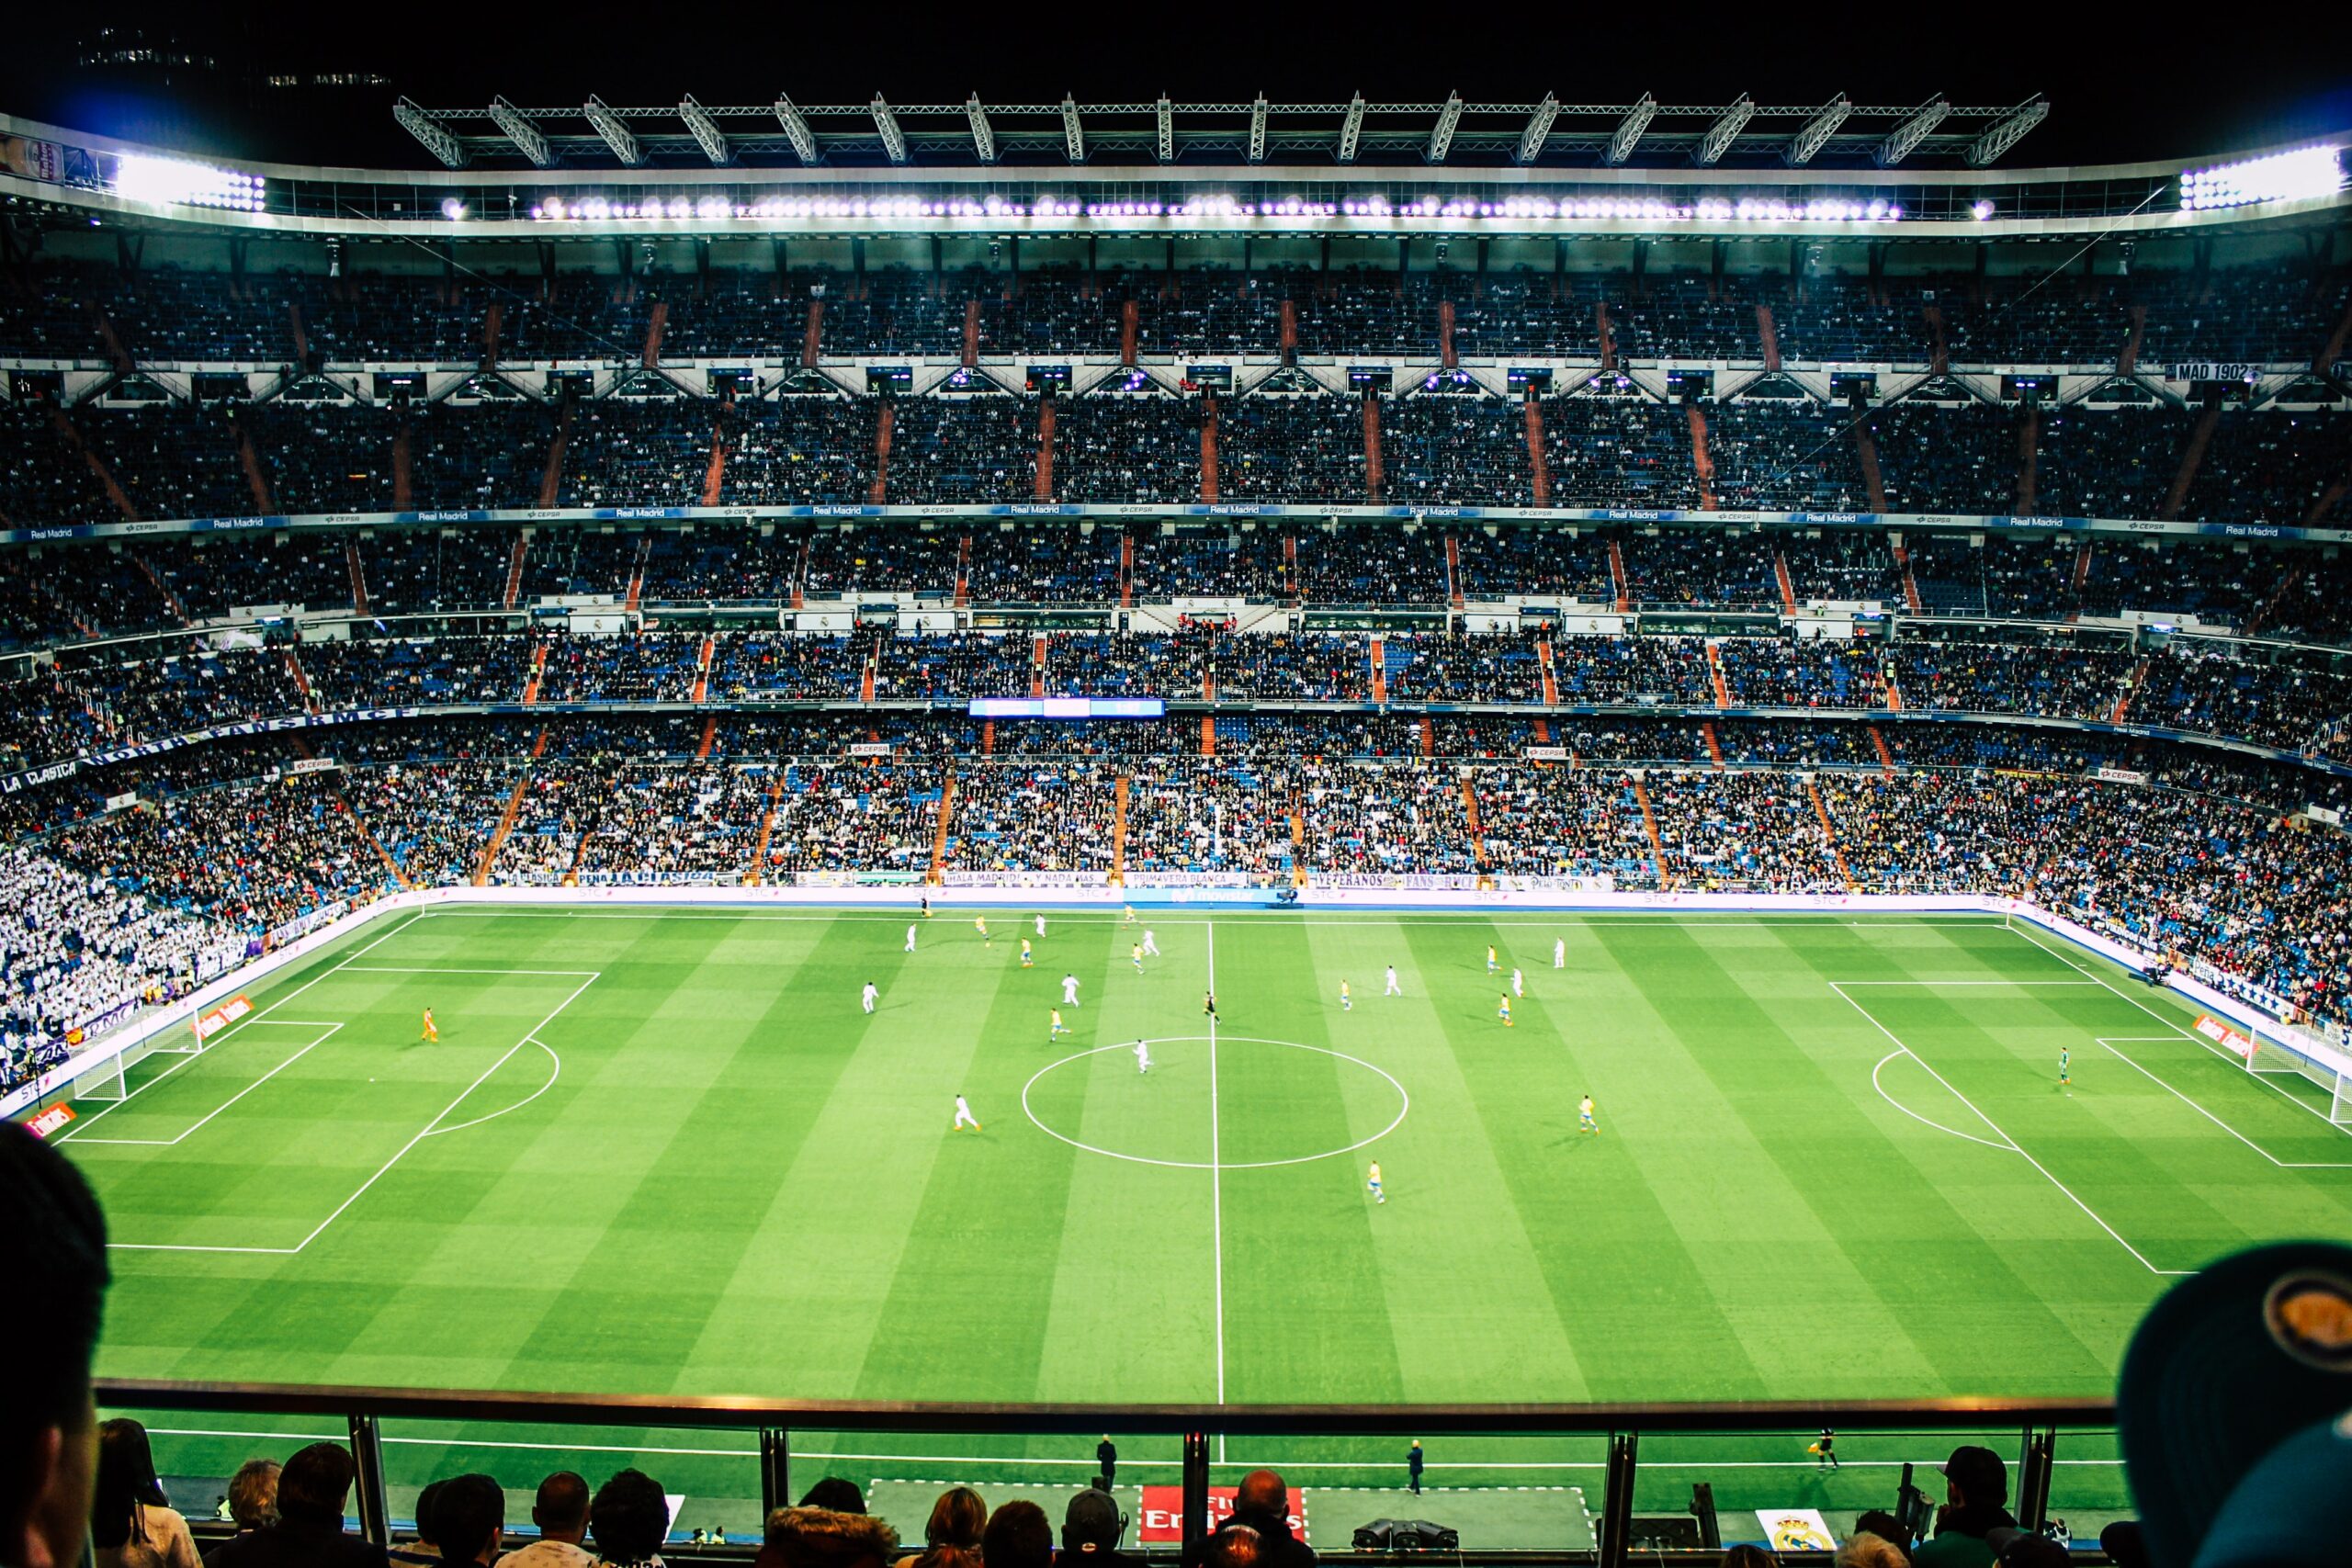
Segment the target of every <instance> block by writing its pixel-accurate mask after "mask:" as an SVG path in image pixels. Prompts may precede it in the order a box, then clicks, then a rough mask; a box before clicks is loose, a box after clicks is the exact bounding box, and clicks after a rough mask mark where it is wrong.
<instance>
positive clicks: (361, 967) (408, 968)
mask: <svg viewBox="0 0 2352 1568" xmlns="http://www.w3.org/2000/svg"><path fill="white" fill-rule="evenodd" d="M351 972H352V973H353V974H355V975H496V976H505V975H543V976H555V977H557V978H559V979H563V978H569V977H571V976H580V975H591V976H593V975H600V974H602V973H603V971H602V970H599V969H481V968H473V969H458V968H453V967H451V966H449V965H447V964H353V965H352V966H351ZM2057 983H2058V984H2064V983H2065V982H2063V981H2062V982H2057ZM2075 984H2077V985H2079V984H2081V982H2080V981H2076V982H2075Z"/></svg>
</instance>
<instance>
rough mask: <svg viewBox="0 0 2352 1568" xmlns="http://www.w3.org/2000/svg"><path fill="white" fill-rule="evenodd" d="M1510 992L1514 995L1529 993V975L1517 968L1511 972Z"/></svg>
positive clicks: (1519, 995) (1520, 995)
mask: <svg viewBox="0 0 2352 1568" xmlns="http://www.w3.org/2000/svg"><path fill="white" fill-rule="evenodd" d="M1510 994H1511V995H1512V996H1514V997H1523V996H1525V995H1527V976H1525V975H1522V974H1521V973H1520V972H1519V971H1518V970H1516V969H1514V970H1512V971H1511V972H1510Z"/></svg>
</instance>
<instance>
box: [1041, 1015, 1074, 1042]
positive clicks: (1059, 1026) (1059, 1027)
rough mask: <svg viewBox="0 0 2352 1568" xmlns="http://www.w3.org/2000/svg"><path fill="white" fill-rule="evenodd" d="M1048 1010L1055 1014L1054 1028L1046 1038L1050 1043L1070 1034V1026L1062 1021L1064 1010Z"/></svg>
mask: <svg viewBox="0 0 2352 1568" xmlns="http://www.w3.org/2000/svg"><path fill="white" fill-rule="evenodd" d="M1049 1011H1050V1012H1051V1013H1052V1014H1053V1019H1054V1027H1053V1028H1052V1029H1051V1030H1050V1031H1048V1032H1046V1039H1047V1040H1048V1041H1054V1040H1058V1039H1060V1038H1061V1037H1062V1036H1063V1035H1065V1034H1068V1033H1069V1024H1067V1023H1064V1022H1063V1021H1062V1010H1061V1009H1059V1008H1053V1009H1049Z"/></svg>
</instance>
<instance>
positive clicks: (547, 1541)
mask: <svg viewBox="0 0 2352 1568" xmlns="http://www.w3.org/2000/svg"><path fill="white" fill-rule="evenodd" d="M531 1522H532V1523H533V1524H535V1525H537V1527H538V1529H539V1539H538V1540H535V1541H533V1542H531V1544H530V1545H528V1546H526V1547H523V1548H521V1549H520V1550H518V1551H512V1552H509V1553H508V1554H507V1555H506V1556H504V1557H502V1558H500V1559H499V1562H501V1563H503V1564H504V1565H505V1568H589V1564H591V1563H593V1562H595V1561H596V1557H595V1554H594V1552H592V1551H589V1550H588V1549H587V1547H586V1546H585V1545H583V1544H582V1542H584V1541H585V1540H587V1539H588V1483H587V1482H586V1481H584V1480H582V1478H581V1477H579V1476H577V1475H575V1474H573V1473H572V1472H571V1471H568V1470H559V1471H557V1472H555V1473H554V1474H553V1475H550V1476H548V1478H547V1479H546V1480H545V1481H542V1482H540V1483H539V1490H538V1492H537V1495H535V1496H533V1498H532V1499H531Z"/></svg>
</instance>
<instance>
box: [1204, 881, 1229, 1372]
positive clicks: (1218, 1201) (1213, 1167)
mask: <svg viewBox="0 0 2352 1568" xmlns="http://www.w3.org/2000/svg"><path fill="white" fill-rule="evenodd" d="M1207 933H1208V942H1209V995H1210V996H1212V997H1214V996H1216V925H1215V924H1213V923H1212V924H1210V925H1209V926H1208V927H1207ZM1209 1217H1210V1224H1211V1226H1212V1231H1213V1236H1214V1241H1215V1245H1216V1402H1217V1403H1218V1404H1224V1403H1225V1170H1224V1165H1223V1159H1222V1156H1221V1155H1220V1153H1219V1150H1218V1144H1217V1128H1216V1014H1215V1013H1211V1014H1209Z"/></svg>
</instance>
